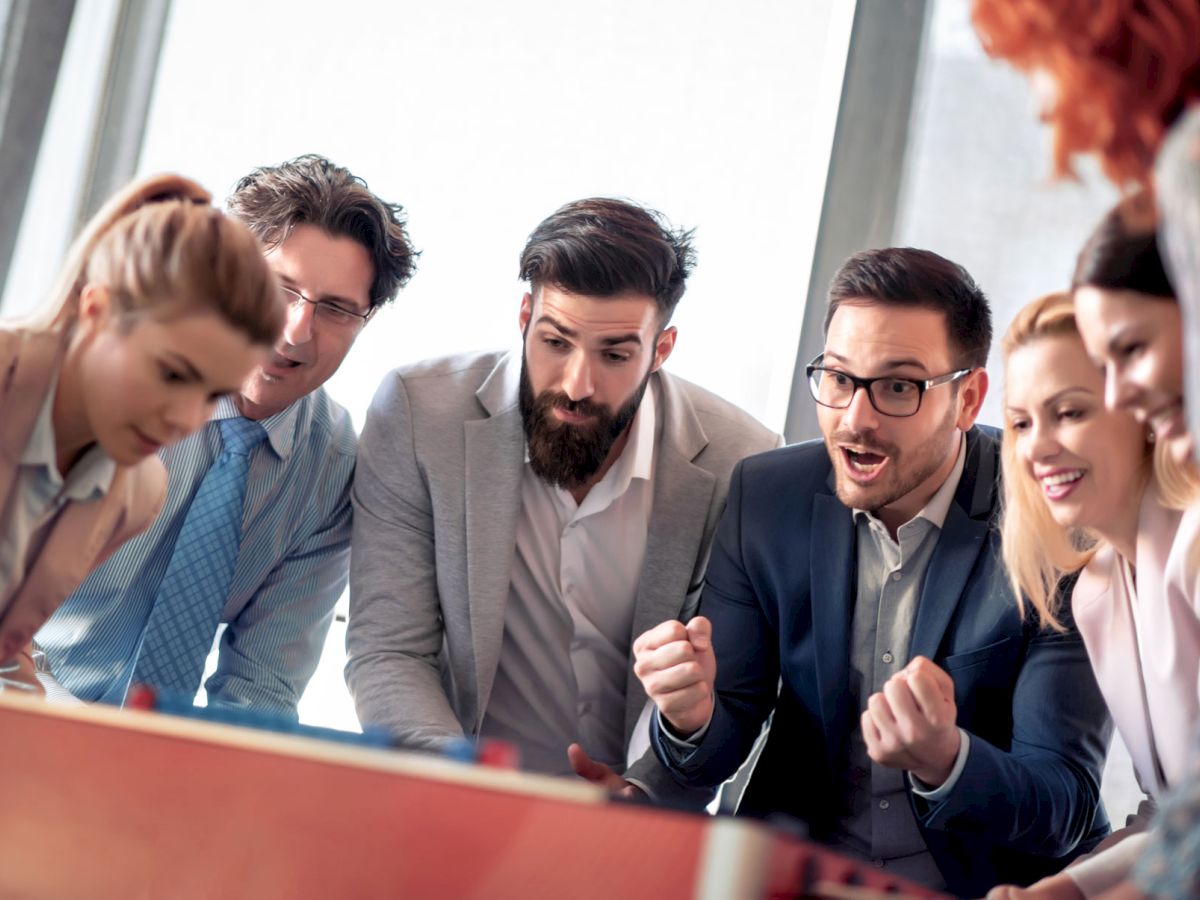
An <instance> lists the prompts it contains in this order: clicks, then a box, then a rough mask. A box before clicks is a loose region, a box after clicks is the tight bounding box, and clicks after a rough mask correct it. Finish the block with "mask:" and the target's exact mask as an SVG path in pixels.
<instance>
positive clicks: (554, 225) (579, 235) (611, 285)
mask: <svg viewBox="0 0 1200 900" xmlns="http://www.w3.org/2000/svg"><path fill="white" fill-rule="evenodd" d="M691 240H692V232H691V231H682V230H675V229H672V228H671V226H670V224H669V223H668V222H667V221H666V219H665V218H664V217H663V215H662V214H661V213H658V212H655V211H654V210H652V209H646V208H644V207H641V206H638V205H636V204H634V203H631V202H629V201H626V200H614V199H609V198H604V197H593V198H591V199H589V200H577V201H575V202H574V203H568V204H567V205H566V206H563V207H560V208H559V209H558V210H557V211H556V212H555V213H554V214H553V215H552V216H550V217H549V218H548V219H545V220H544V221H543V222H542V223H541V224H540V225H538V227H537V228H536V229H534V231H533V234H531V235H530V236H529V240H528V241H527V242H526V244H525V249H524V250H523V251H522V252H521V272H520V277H521V278H522V279H524V280H525V281H528V282H529V283H530V285H531V287H533V288H534V289H535V290H536V289H537V288H538V287H539V286H541V285H544V284H551V285H555V286H557V287H559V288H562V289H563V290H565V291H569V292H570V293H572V294H580V295H582V296H585V297H615V296H618V295H620V294H624V293H629V292H636V293H639V294H648V295H649V296H651V297H653V298H654V301H655V303H656V304H657V306H658V309H659V312H660V313H661V315H662V321H663V324H666V322H667V321H668V320H669V319H670V318H671V314H672V313H673V312H674V311H675V306H676V304H678V303H679V298H680V297H682V296H683V292H684V289H685V288H686V286H687V284H686V282H687V277H688V275H690V274H691V272H692V268H693V267H694V266H695V260H696V255H695V251H694V250H693V248H692V243H691Z"/></svg>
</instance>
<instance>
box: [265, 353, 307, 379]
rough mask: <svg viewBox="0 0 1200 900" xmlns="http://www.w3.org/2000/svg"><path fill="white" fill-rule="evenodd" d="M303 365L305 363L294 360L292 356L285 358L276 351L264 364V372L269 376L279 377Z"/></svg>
mask: <svg viewBox="0 0 1200 900" xmlns="http://www.w3.org/2000/svg"><path fill="white" fill-rule="evenodd" d="M302 365H304V363H302V362H300V361H299V360H295V359H292V358H291V357H290V356H284V355H283V354H282V353H280V352H279V351H278V350H275V351H272V353H271V355H270V356H269V357H267V361H266V362H265V363H263V372H265V373H266V374H267V375H273V376H276V377H279V376H283V375H286V374H287V373H288V372H290V371H292V370H293V369H296V368H299V367H300V366H302Z"/></svg>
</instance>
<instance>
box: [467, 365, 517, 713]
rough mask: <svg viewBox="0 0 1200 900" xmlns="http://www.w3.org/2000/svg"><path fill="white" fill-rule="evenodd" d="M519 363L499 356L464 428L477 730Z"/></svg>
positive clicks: (511, 488) (500, 598) (501, 573)
mask: <svg viewBox="0 0 1200 900" xmlns="http://www.w3.org/2000/svg"><path fill="white" fill-rule="evenodd" d="M519 375H520V359H519V357H516V358H514V356H513V355H512V354H509V355H507V356H505V357H504V358H503V359H502V360H501V361H500V362H499V364H497V366H496V368H495V369H493V370H492V373H491V374H490V375H489V376H488V378H487V380H486V381H484V383H483V385H482V386H481V387H480V388H479V390H478V391H477V392H476V396H477V397H478V398H479V402H480V403H481V404H482V405H483V408H484V410H485V411H486V412H487V413H488V417H487V418H484V419H477V420H474V421H470V422H467V423H466V425H465V441H466V474H465V482H466V483H465V507H466V520H467V529H466V533H467V547H466V558H467V606H468V610H469V615H470V621H471V645H472V648H473V650H474V651H475V652H474V658H475V689H476V708H475V710H474V720H475V723H476V725H477V726H478V724H479V722H480V720H481V718H482V715H483V711H484V709H486V707H487V701H488V697H489V695H490V694H491V690H492V683H493V680H494V679H495V675H496V667H497V665H498V664H499V662H500V647H501V644H502V643H503V640H504V610H505V607H506V606H507V604H508V590H509V581H510V577H511V572H512V560H513V552H514V545H515V541H516V522H517V517H518V516H519V515H520V510H521V473H522V469H523V466H524V459H525V435H524V432H523V430H522V428H521V413H520V410H519V408H518V407H517V402H516V400H517V383H518V379H519Z"/></svg>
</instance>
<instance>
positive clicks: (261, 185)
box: [226, 154, 420, 306]
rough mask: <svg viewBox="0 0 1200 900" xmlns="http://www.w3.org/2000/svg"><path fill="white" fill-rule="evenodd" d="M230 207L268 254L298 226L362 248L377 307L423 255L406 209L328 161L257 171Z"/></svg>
mask: <svg viewBox="0 0 1200 900" xmlns="http://www.w3.org/2000/svg"><path fill="white" fill-rule="evenodd" d="M226 206H227V207H228V209H229V212H230V214H231V215H232V216H234V217H235V218H237V219H240V220H241V221H242V222H244V223H245V224H246V225H247V227H249V228H250V230H251V231H253V232H254V234H255V235H256V236H257V237H258V239H259V240H260V241H262V243H263V245H264V246H266V247H267V248H268V249H270V248H271V247H275V246H278V245H279V244H281V243H282V242H283V241H284V240H286V239H287V236H288V234H289V233H290V232H291V230H292V228H294V227H295V226H296V225H312V226H313V227H314V228H319V229H321V231H324V232H325V233H326V234H329V235H332V236H334V237H347V238H350V239H351V240H354V241H357V242H358V243H360V244H362V245H363V247H365V248H366V250H367V252H368V253H369V254H370V256H371V262H372V264H373V266H374V270H375V276H374V279H373V280H372V282H371V306H381V305H383V304H384V303H387V302H388V301H390V300H392V299H393V298H394V297H395V296H396V293H397V292H398V291H399V290H400V288H402V287H404V285H405V284H407V283H408V280H409V279H410V278H411V277H412V275H413V272H414V271H415V270H416V262H417V256H419V255H420V254H419V253H418V252H417V250H416V249H414V248H413V245H412V243H411V242H410V241H409V238H408V233H407V231H406V225H407V222H406V221H405V217H404V207H403V206H401V205H400V204H399V203H387V202H386V201H384V200H381V199H380V198H379V197H377V196H375V194H373V193H371V191H370V190H369V189H368V188H367V183H366V182H365V181H363V180H362V179H361V178H359V177H358V176H356V175H354V174H352V173H351V172H350V170H349V169H345V168H342V167H341V166H336V165H334V164H333V163H332V162H330V161H329V160H328V159H326V158H325V157H323V156H317V155H316V154H308V155H306V156H298V157H296V158H295V159H292V160H288V161H287V162H284V163H280V164H279V165H277V166H264V167H262V168H260V169H255V170H254V171H253V172H251V173H250V174H249V175H247V176H245V177H244V178H242V179H241V180H240V181H239V182H238V183H237V187H235V188H234V189H233V193H232V194H230V195H229V198H228V199H227V200H226Z"/></svg>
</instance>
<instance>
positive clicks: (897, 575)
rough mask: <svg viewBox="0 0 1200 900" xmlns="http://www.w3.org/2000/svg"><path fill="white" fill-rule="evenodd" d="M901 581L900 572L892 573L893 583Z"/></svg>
mask: <svg viewBox="0 0 1200 900" xmlns="http://www.w3.org/2000/svg"><path fill="white" fill-rule="evenodd" d="M899 580H900V573H899V572H893V573H892V581H899Z"/></svg>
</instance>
